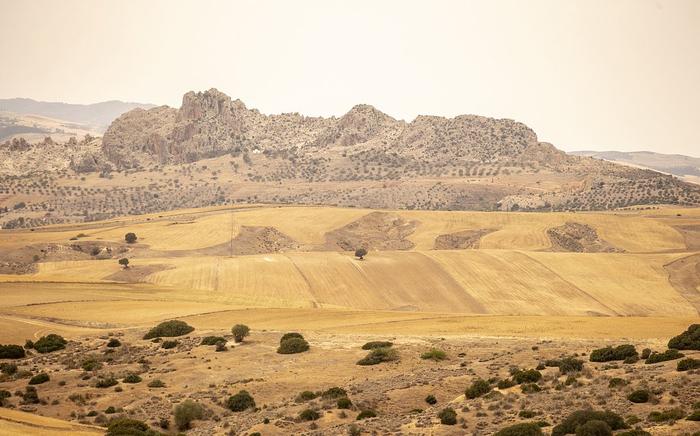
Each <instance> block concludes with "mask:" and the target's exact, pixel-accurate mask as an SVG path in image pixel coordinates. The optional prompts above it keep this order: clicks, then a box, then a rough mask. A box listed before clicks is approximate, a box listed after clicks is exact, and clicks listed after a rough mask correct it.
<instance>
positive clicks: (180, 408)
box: [173, 399, 204, 430]
mask: <svg viewBox="0 0 700 436" xmlns="http://www.w3.org/2000/svg"><path fill="white" fill-rule="evenodd" d="M173 416H174V418H175V425H176V426H177V428H178V430H187V429H189V428H190V424H191V423H192V421H194V420H195V419H202V418H204V407H202V406H201V405H200V404H198V403H196V402H194V401H192V400H189V399H188V400H185V401H183V402H182V403H180V404H178V405H177V406H175V409H174V410H173Z"/></svg>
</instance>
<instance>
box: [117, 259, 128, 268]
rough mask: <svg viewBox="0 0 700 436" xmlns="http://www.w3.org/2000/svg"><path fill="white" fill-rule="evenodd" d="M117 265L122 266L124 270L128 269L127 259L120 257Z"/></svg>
mask: <svg viewBox="0 0 700 436" xmlns="http://www.w3.org/2000/svg"><path fill="white" fill-rule="evenodd" d="M119 265H122V266H123V267H124V268H129V259H127V258H126V257H122V258H121V259H119Z"/></svg>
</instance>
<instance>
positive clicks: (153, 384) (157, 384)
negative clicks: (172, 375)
mask: <svg viewBox="0 0 700 436" xmlns="http://www.w3.org/2000/svg"><path fill="white" fill-rule="evenodd" d="M148 387H149V388H164V387H165V383H163V381H162V380H160V379H155V380H152V381H151V382H149V383H148Z"/></svg>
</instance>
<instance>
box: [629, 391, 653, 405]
mask: <svg viewBox="0 0 700 436" xmlns="http://www.w3.org/2000/svg"><path fill="white" fill-rule="evenodd" d="M627 399H628V400H630V401H631V402H633V403H646V402H647V401H649V391H647V390H646V389H637V390H636V391H634V392H632V393H631V394H629V395H628V396H627Z"/></svg>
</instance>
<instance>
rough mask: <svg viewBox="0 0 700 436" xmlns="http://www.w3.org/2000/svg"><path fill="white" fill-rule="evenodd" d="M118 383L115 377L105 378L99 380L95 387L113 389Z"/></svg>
mask: <svg viewBox="0 0 700 436" xmlns="http://www.w3.org/2000/svg"><path fill="white" fill-rule="evenodd" d="M118 383H119V382H118V381H117V379H115V378H114V377H105V378H100V379H99V380H97V382H96V383H95V387H96V388H103V389H104V388H109V387H112V386H114V385H116V384H118Z"/></svg>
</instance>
